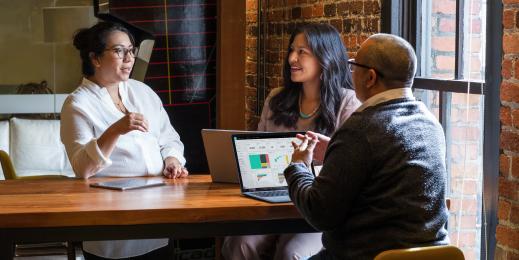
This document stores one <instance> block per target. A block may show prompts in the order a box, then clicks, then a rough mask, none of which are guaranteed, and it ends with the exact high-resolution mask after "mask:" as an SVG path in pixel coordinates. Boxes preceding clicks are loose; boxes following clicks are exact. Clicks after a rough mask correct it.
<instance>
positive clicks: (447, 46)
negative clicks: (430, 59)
mask: <svg viewBox="0 0 519 260" xmlns="http://www.w3.org/2000/svg"><path fill="white" fill-rule="evenodd" d="M431 47H432V48H433V49H435V50H438V51H446V52H454V51H455V50H456V39H455V38H453V37H432V43H431Z"/></svg>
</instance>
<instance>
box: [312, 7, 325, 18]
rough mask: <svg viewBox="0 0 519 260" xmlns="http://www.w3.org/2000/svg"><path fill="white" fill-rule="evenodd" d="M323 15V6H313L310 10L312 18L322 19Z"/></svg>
mask: <svg viewBox="0 0 519 260" xmlns="http://www.w3.org/2000/svg"><path fill="white" fill-rule="evenodd" d="M323 14H324V6H323V5H314V8H313V10H312V16H313V17H322V16H323Z"/></svg>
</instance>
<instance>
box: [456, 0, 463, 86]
mask: <svg viewBox="0 0 519 260" xmlns="http://www.w3.org/2000/svg"><path fill="white" fill-rule="evenodd" d="M464 6H465V0H456V53H455V69H454V70H455V71H454V78H455V79H463V38H464V37H463V33H464V19H465V14H464Z"/></svg>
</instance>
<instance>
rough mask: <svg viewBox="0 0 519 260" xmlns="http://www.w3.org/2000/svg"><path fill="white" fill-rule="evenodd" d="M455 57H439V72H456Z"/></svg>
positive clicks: (437, 65) (437, 64) (437, 62)
mask: <svg viewBox="0 0 519 260" xmlns="http://www.w3.org/2000/svg"><path fill="white" fill-rule="evenodd" d="M455 64H456V63H455V58H454V56H437V57H436V68H437V69H439V70H454V68H455Z"/></svg>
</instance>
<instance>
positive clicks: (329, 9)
mask: <svg viewBox="0 0 519 260" xmlns="http://www.w3.org/2000/svg"><path fill="white" fill-rule="evenodd" d="M336 14H337V5H336V4H327V5H325V6H324V16H326V17H332V16H335V15H336Z"/></svg>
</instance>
